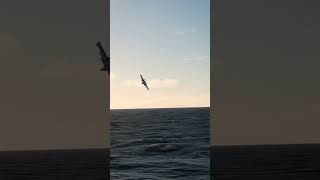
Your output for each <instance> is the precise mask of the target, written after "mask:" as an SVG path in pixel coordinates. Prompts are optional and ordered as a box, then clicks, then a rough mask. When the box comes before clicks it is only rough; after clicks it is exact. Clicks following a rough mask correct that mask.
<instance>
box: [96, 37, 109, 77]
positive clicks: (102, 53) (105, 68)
mask: <svg viewBox="0 0 320 180" xmlns="http://www.w3.org/2000/svg"><path fill="white" fill-rule="evenodd" d="M96 46H97V47H98V49H99V51H100V56H101V61H102V63H103V68H101V69H100V71H107V72H108V74H110V57H108V56H107V54H106V52H105V51H104V50H103V47H102V45H101V43H100V42H99V41H98V42H97V44H96Z"/></svg>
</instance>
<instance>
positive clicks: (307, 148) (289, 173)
mask: <svg viewBox="0 0 320 180" xmlns="http://www.w3.org/2000/svg"><path fill="white" fill-rule="evenodd" d="M211 154H212V156H211V161H212V163H213V166H212V167H211V171H212V173H213V178H212V179H215V180H227V179H228V180H231V179H236V180H271V179H272V180H319V179H320V144H298V145H253V146H217V147H212V149H211Z"/></svg>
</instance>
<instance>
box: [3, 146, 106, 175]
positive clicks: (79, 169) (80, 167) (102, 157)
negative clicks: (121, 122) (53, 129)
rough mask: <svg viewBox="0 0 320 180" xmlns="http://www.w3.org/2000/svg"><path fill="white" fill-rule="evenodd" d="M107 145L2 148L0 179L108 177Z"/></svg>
mask: <svg viewBox="0 0 320 180" xmlns="http://www.w3.org/2000/svg"><path fill="white" fill-rule="evenodd" d="M108 157H109V152H108V150H106V149H79V150H41V151H3V152H0V180H107V179H109V178H108V172H109V171H108V169H109V167H108V163H107V161H108Z"/></svg>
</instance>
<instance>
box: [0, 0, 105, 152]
mask: <svg viewBox="0 0 320 180" xmlns="http://www.w3.org/2000/svg"><path fill="white" fill-rule="evenodd" d="M108 10H109V9H108V4H107V1H105V0H97V1H87V0H68V1H65V0H55V1H42V0H29V1H19V4H17V3H16V1H11V0H2V1H1V2H0V21H1V27H0V83H1V91H0V99H1V101H0V110H1V113H0V150H35V149H75V148H76V149H78V148H80V149H83V148H85V149H87V148H106V147H107V146H108V144H109V141H108V140H109V138H108V137H107V136H108V130H109V128H108V127H107V125H108V122H109V121H108V120H110V118H108V117H109V116H110V113H109V112H108V109H109V99H108V98H109V96H108V94H109V92H108V91H109V87H108V85H109V84H108V81H109V77H108V76H107V75H106V74H105V73H102V72H100V68H101V66H102V65H101V62H100V59H99V51H98V49H97V48H96V41H98V40H99V41H101V42H102V44H103V45H104V47H105V49H106V51H107V52H108V51H109V27H108V26H109V22H108V19H109V12H108Z"/></svg>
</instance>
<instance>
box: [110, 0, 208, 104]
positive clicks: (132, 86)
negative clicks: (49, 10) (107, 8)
mask: <svg viewBox="0 0 320 180" xmlns="http://www.w3.org/2000/svg"><path fill="white" fill-rule="evenodd" d="M110 15H111V42H110V43H111V72H112V74H111V108H113V109H118V108H154V107H196V106H209V105H210V103H209V101H210V92H209V91H210V89H209V87H210V67H209V66H210V59H209V58H210V57H209V55H210V39H209V38H210V1H209V0H160V1H159V0H111V14H110ZM140 74H142V75H143V76H144V78H145V79H146V80H147V82H148V84H149V87H150V92H148V91H147V90H146V89H145V88H144V87H143V86H142V85H141V81H140V77H139V75H140Z"/></svg>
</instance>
